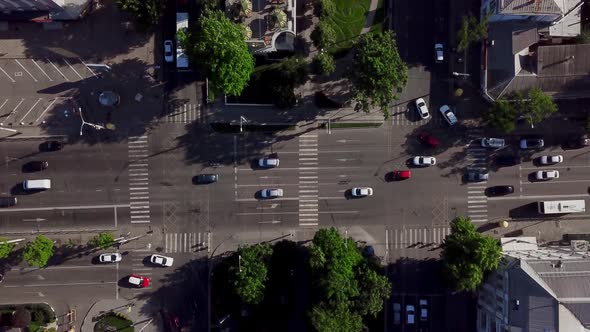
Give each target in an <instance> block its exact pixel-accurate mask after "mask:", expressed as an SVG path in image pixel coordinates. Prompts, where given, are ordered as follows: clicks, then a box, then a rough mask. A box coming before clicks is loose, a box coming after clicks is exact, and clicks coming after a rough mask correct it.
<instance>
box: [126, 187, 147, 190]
mask: <svg viewBox="0 0 590 332" xmlns="http://www.w3.org/2000/svg"><path fill="white" fill-rule="evenodd" d="M148 189H149V188H148V187H133V188H129V190H148Z"/></svg>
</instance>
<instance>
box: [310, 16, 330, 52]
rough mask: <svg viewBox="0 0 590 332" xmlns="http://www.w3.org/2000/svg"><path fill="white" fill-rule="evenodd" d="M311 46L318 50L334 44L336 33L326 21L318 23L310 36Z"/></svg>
mask: <svg viewBox="0 0 590 332" xmlns="http://www.w3.org/2000/svg"><path fill="white" fill-rule="evenodd" d="M310 38H311V40H312V41H313V44H314V45H315V46H316V47H317V48H320V49H323V48H328V46H330V45H333V44H334V43H335V42H336V31H335V30H334V28H333V27H332V24H331V23H330V22H328V21H327V20H323V21H320V22H319V23H318V24H317V25H316V26H315V29H313V31H312V32H311V35H310Z"/></svg>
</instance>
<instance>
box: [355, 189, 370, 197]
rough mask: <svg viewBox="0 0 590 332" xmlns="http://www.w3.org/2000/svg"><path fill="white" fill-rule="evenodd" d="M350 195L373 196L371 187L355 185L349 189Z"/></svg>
mask: <svg viewBox="0 0 590 332" xmlns="http://www.w3.org/2000/svg"><path fill="white" fill-rule="evenodd" d="M351 193H352V196H354V197H365V196H373V188H371V187H356V188H352V189H351Z"/></svg>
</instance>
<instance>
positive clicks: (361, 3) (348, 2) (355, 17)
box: [327, 0, 383, 53]
mask: <svg viewBox="0 0 590 332" xmlns="http://www.w3.org/2000/svg"><path fill="white" fill-rule="evenodd" d="M381 1H383V0H381ZM334 3H335V4H336V11H335V12H334V14H332V15H330V16H329V17H328V18H327V19H328V20H329V21H330V23H331V24H332V27H333V28H334V30H335V31H336V44H334V45H333V46H332V47H331V48H330V50H329V51H330V53H332V52H337V51H338V50H340V49H347V48H351V47H352V45H353V44H354V42H355V41H356V39H357V37H358V36H359V34H360V33H361V30H362V29H363V27H364V26H365V21H366V20H367V13H368V10H369V5H370V3H371V1H370V0H334ZM381 7H383V5H381Z"/></svg>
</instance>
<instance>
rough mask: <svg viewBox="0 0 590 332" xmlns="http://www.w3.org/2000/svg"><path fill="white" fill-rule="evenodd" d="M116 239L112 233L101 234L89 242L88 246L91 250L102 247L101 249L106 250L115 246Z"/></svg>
mask: <svg viewBox="0 0 590 332" xmlns="http://www.w3.org/2000/svg"><path fill="white" fill-rule="evenodd" d="M114 239H115V238H114V237H113V234H111V233H100V234H98V235H96V236H94V237H92V238H91V239H90V240H88V246H89V247H91V248H97V247H100V248H101V249H106V248H108V247H110V246H112V245H113V241H114Z"/></svg>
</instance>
